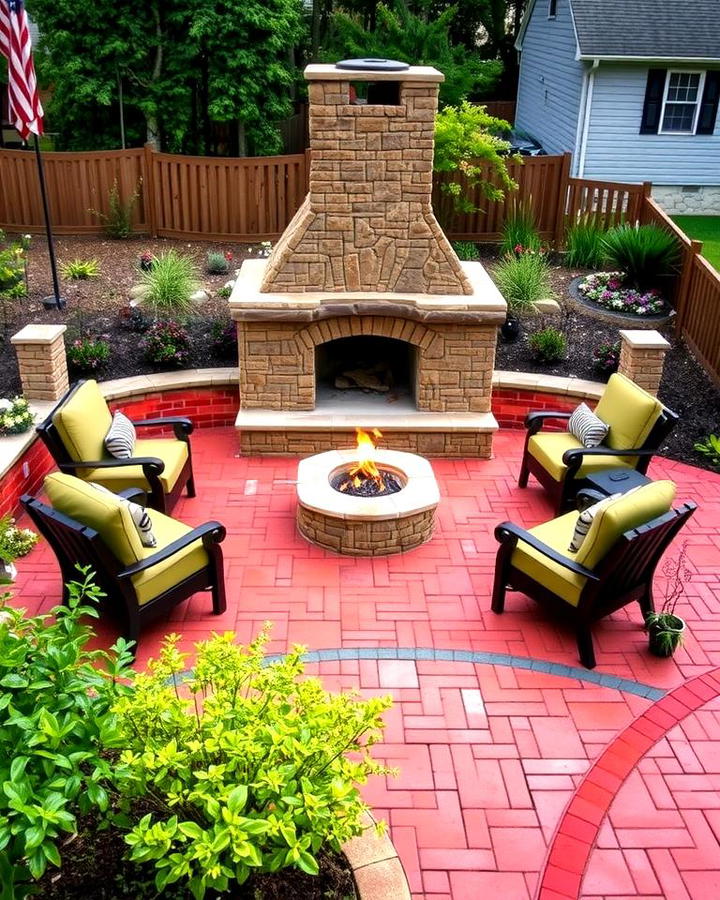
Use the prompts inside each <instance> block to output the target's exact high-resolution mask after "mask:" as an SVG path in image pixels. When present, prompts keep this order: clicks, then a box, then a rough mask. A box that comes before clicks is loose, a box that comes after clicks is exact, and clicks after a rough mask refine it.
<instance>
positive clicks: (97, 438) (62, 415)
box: [53, 381, 112, 462]
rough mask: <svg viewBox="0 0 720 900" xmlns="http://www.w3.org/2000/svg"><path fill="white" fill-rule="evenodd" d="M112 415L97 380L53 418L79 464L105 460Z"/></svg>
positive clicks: (80, 388) (85, 385) (61, 436)
mask: <svg viewBox="0 0 720 900" xmlns="http://www.w3.org/2000/svg"><path fill="white" fill-rule="evenodd" d="M111 424H112V416H111V415H110V410H109V409H108V405H107V403H106V402H105V398H104V397H103V395H102V392H101V391H100V388H99V387H98V384H97V381H86V382H85V383H84V384H81V385H80V387H79V388H78V389H77V390H76V391H75V393H74V394H73V396H72V397H71V398H70V400H69V401H68V402H67V403H65V404H64V405H63V406H62V407H60V409H59V410H58V411H57V412H56V413H55V414H54V415H53V425H54V426H55V427H56V428H57V431H58V435H59V436H60V440H61V441H62V442H63V444H64V445H65V449H66V450H67V452H68V453H69V454H70V457H71V458H72V459H74V460H75V461H76V462H82V460H84V459H87V460H93V459H104V458H105V457H107V455H108V454H107V453H106V451H105V444H104V441H105V435H106V434H107V433H108V430H109V428H110V425H111Z"/></svg>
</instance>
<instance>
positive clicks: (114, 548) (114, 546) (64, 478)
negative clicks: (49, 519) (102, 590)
mask: <svg viewBox="0 0 720 900" xmlns="http://www.w3.org/2000/svg"><path fill="white" fill-rule="evenodd" d="M44 487H45V493H46V494H47V496H48V499H49V500H50V504H51V505H52V507H53V509H55V510H57V512H60V513H64V514H65V515H66V516H69V517H70V518H71V519H75V521H77V522H80V524H82V525H87V526H88V527H89V528H92V529H93V530H95V531H97V533H98V534H99V535H100V538H101V540H102V541H103V543H104V544H105V546H106V547H107V548H108V550H110V552H111V553H112V554H113V556H115V557H116V558H117V559H118V561H119V562H120V563H121V564H122V565H123V566H130V565H132V564H133V563H136V562H139V561H140V560H141V559H142V558H143V557H144V556H145V555H146V553H145V550H146V548H145V547H143V545H142V543H141V542H140V538H139V536H138V532H137V528H136V526H135V523H134V522H133V520H132V516H131V515H130V512H129V510H128V508H127V504H122V503H121V502H120V499H119V498H118V497H114V496H111V495H109V494H105V493H102V492H100V491H97V490H95V488H92V487H90V485H88V484H85V483H84V482H83V481H82V480H81V479H79V478H75V477H74V476H73V475H64V474H62V473H61V472H53V473H52V475H48V476H47V478H46V479H45V482H44Z"/></svg>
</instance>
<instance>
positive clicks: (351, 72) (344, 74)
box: [304, 63, 445, 84]
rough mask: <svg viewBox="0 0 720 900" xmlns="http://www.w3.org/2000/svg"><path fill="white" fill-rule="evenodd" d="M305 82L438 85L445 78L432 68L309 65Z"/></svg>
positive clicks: (332, 64) (305, 73)
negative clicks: (341, 67) (399, 68)
mask: <svg viewBox="0 0 720 900" xmlns="http://www.w3.org/2000/svg"><path fill="white" fill-rule="evenodd" d="M304 75H305V78H306V80H307V81H424V82H426V83H427V82H433V83H435V84H440V83H442V82H443V81H445V76H444V75H443V73H442V72H440V71H438V69H436V68H434V66H410V67H409V68H407V69H403V70H400V71H399V70H395V71H379V70H377V69H336V68H335V64H334V63H311V64H310V65H309V66H306V67H305V72H304Z"/></svg>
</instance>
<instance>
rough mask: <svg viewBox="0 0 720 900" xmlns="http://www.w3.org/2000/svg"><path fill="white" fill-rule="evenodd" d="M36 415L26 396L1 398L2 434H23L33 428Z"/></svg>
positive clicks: (0, 421)
mask: <svg viewBox="0 0 720 900" xmlns="http://www.w3.org/2000/svg"><path fill="white" fill-rule="evenodd" d="M34 421H35V415H34V413H32V412H31V411H30V404H29V403H28V402H27V400H26V399H25V398H24V397H14V398H13V399H12V400H6V399H0V434H22V432H23V431H27V430H28V428H32V424H33V422H34Z"/></svg>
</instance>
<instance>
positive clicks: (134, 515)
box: [87, 481, 157, 547]
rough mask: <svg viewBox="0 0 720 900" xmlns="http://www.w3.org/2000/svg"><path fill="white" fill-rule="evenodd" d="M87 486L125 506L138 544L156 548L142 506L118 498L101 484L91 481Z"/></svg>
mask: <svg viewBox="0 0 720 900" xmlns="http://www.w3.org/2000/svg"><path fill="white" fill-rule="evenodd" d="M87 484H89V485H90V487H93V488H95V490H96V491H101V492H102V493H103V494H110V496H111V497H114V498H115V499H116V500H117V501H118V502H119V503H121V504H123V505H124V506H127V511H128V512H129V513H130V518H131V519H132V520H133V524H134V525H135V528H137V533H138V537H139V538H140V543H141V544H142V545H143V547H157V538H156V537H155V535H154V534H153V530H152V519H151V518H150V514H149V513H148V511H147V510H146V509H145V507H144V506H140V504H139V503H133V502H132V501H131V500H128V499H127V498H126V497H120V496H118V494H114V493H113V492H112V491H110V490H108V489H107V488H106V487H105V485H103V484H95V482H93V481H88V482H87Z"/></svg>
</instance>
